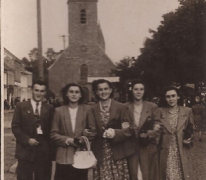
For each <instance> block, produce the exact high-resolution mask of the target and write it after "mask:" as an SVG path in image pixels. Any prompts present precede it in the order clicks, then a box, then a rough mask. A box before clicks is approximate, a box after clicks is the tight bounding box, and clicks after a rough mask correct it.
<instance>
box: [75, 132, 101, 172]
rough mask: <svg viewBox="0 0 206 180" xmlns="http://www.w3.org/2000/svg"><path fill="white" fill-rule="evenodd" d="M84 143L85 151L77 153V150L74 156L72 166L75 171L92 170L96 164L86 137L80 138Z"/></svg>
mask: <svg viewBox="0 0 206 180" xmlns="http://www.w3.org/2000/svg"><path fill="white" fill-rule="evenodd" d="M82 138H83V139H84V141H85V144H86V147H87V150H86V151H79V150H77V151H76V152H75V154H74V163H73V164H72V166H73V167H74V168H76V169H89V168H93V167H95V166H96V164H97V159H96V158H95V156H94V154H93V152H92V151H91V146H90V143H89V140H88V138H87V137H86V136H82Z"/></svg>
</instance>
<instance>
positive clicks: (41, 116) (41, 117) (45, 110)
mask: <svg viewBox="0 0 206 180" xmlns="http://www.w3.org/2000/svg"><path fill="white" fill-rule="evenodd" d="M46 112H47V108H46V105H45V104H44V103H42V106H41V112H40V120H41V122H42V123H43V121H44V119H45V118H44V116H45V114H46Z"/></svg>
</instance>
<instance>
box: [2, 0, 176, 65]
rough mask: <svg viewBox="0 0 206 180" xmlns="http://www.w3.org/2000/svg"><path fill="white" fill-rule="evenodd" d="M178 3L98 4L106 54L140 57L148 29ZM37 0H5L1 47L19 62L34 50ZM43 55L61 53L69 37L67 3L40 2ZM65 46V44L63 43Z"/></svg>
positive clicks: (102, 0)
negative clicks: (64, 39) (65, 39)
mask: <svg viewBox="0 0 206 180" xmlns="http://www.w3.org/2000/svg"><path fill="white" fill-rule="evenodd" d="M178 6H179V3H178V0H99V2H98V20H99V22H100V25H101V27H102V31H103V35H104V38H105V42H106V53H107V55H108V56H109V57H110V58H111V59H112V60H113V61H114V62H115V61H119V60H120V59H122V58H123V57H125V56H134V57H137V56H138V55H139V53H140V52H139V49H140V48H142V47H143V43H144V40H145V39H146V37H150V34H149V33H148V30H149V29H153V30H156V28H157V27H158V26H159V25H160V21H161V20H162V15H163V14H165V13H167V12H170V11H175V9H177V8H178ZM36 11H37V10H36V0H4V10H3V19H4V21H3V32H4V36H3V40H4V47H6V48H7V49H8V50H9V51H10V52H11V53H13V54H14V55H16V56H17V57H18V58H19V59H22V58H23V57H27V58H29V55H28V54H29V52H30V50H31V49H33V48H34V47H37V20H36ZM41 12H42V43H43V55H45V52H46V50H47V48H53V49H54V50H55V51H56V52H57V51H59V50H61V49H63V40H62V38H61V37H60V36H61V35H68V34H69V33H68V5H67V0H42V1H41ZM66 44H67V45H68V42H66Z"/></svg>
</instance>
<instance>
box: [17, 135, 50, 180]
mask: <svg viewBox="0 0 206 180" xmlns="http://www.w3.org/2000/svg"><path fill="white" fill-rule="evenodd" d="M37 141H38V142H40V143H39V145H38V146H36V147H34V148H35V157H34V159H33V160H32V161H30V160H20V159H19V160H18V166H17V180H50V179H51V166H52V161H51V157H50V149H49V145H48V142H47V141H46V140H45V139H44V137H43V136H42V135H38V136H37Z"/></svg>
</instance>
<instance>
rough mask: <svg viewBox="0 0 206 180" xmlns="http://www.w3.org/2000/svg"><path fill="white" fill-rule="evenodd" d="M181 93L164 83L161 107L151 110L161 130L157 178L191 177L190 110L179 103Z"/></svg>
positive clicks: (185, 179)
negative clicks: (158, 174) (154, 110)
mask: <svg viewBox="0 0 206 180" xmlns="http://www.w3.org/2000/svg"><path fill="white" fill-rule="evenodd" d="M180 101H181V94H180V92H179V89H177V88H175V87H172V86H171V87H166V88H164V90H163V94H162V99H161V102H162V108H159V109H158V111H156V113H155V119H156V120H159V121H160V124H161V126H162V132H161V135H160V140H159V168H160V170H159V173H160V180H195V179H196V178H195V177H193V173H192V167H191V165H192V164H191V157H190V148H191V147H192V138H193V129H194V123H193V114H192V110H191V109H190V108H188V107H183V106H180Z"/></svg>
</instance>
